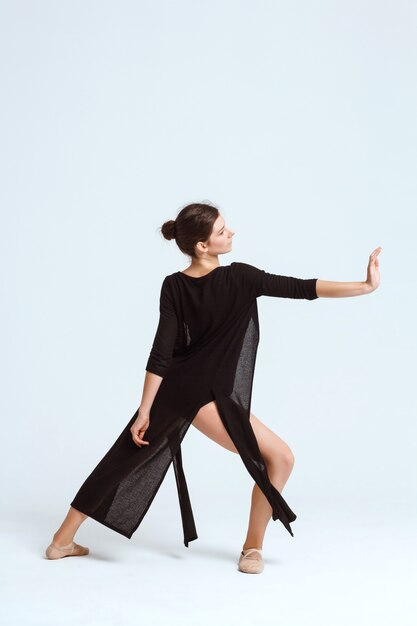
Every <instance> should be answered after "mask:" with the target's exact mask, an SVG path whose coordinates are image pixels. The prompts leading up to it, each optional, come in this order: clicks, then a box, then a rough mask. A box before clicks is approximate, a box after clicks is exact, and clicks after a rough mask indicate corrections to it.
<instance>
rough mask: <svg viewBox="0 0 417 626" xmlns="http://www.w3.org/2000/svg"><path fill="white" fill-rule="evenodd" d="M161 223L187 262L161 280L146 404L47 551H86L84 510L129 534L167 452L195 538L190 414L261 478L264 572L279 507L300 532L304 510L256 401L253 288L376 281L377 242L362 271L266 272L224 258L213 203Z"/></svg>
mask: <svg viewBox="0 0 417 626" xmlns="http://www.w3.org/2000/svg"><path fill="white" fill-rule="evenodd" d="M161 230H162V234H163V236H164V237H165V238H166V239H169V240H170V239H175V241H176V243H177V245H178V247H179V248H180V250H181V251H182V252H183V253H184V254H186V255H188V256H189V258H190V260H191V262H190V265H189V267H187V268H186V269H185V270H182V271H177V272H174V273H173V274H169V275H168V276H165V278H164V280H163V282H162V286H161V292H160V302H159V311H160V317H159V323H158V327H157V330H156V334H155V337H154V341H153V344H152V349H151V352H150V355H149V358H148V361H147V364H146V368H145V369H146V374H145V381H144V386H143V393H142V399H141V402H140V405H139V407H138V409H137V410H136V411H135V413H134V414H133V416H132V418H131V419H130V421H129V422H128V424H127V425H126V427H125V428H124V430H123V431H122V433H121V434H120V436H119V437H118V439H117V440H116V441H115V443H114V444H113V446H112V447H111V448H110V450H109V451H108V452H107V453H106V454H105V456H104V457H103V458H102V460H101V461H100V462H99V464H98V465H97V466H96V467H95V469H94V470H93V471H92V472H91V474H90V475H89V476H88V477H87V479H86V480H85V481H84V483H83V484H82V485H81V487H80V489H79V490H78V492H77V494H76V495H75V497H74V499H73V500H72V502H71V506H70V509H69V512H68V514H67V516H66V518H65V519H64V521H63V523H62V524H61V526H60V528H59V529H58V530H57V531H56V532H55V534H54V536H53V540H52V543H51V544H50V545H49V546H48V548H47V549H46V556H47V558H50V559H56V558H62V557H65V556H82V555H85V554H88V553H89V550H88V548H85V547H83V546H80V545H79V544H77V543H75V542H74V541H73V538H74V535H75V533H76V531H77V530H78V528H79V526H80V524H81V523H82V522H83V521H84V520H85V519H86V518H87V517H91V518H92V519H94V520H96V521H98V522H100V523H101V524H104V525H105V526H107V527H108V528H111V529H112V530H115V531H116V532H118V533H120V534H122V535H124V536H125V537H128V538H129V539H130V538H131V536H132V534H133V533H134V532H135V530H136V529H137V528H138V526H139V524H140V523H141V521H142V519H143V517H144V516H145V514H146V512H147V511H148V509H149V507H150V505H151V503H152V500H153V499H154V497H155V495H156V493H157V491H158V489H159V487H160V485H161V483H162V481H163V479H164V476H165V474H166V472H167V470H168V468H169V466H170V465H171V463H172V464H173V468H174V472H175V478H176V484H177V489H178V497H179V504H180V512H181V518H182V526H183V533H184V544H185V546H186V547H188V543H189V542H190V541H193V540H195V539H197V537H198V536H197V532H196V527H195V523H194V517H193V512H192V508H191V501H190V497H189V493H188V488H187V484H186V480H185V474H184V470H183V466H182V456H181V442H182V440H183V438H184V436H185V434H186V432H187V430H188V428H189V426H190V425H191V424H192V425H193V426H195V427H196V428H197V429H198V430H200V431H201V432H202V433H204V434H205V435H207V436H208V437H210V438H211V439H212V440H214V441H215V442H217V443H218V444H220V445H221V446H223V447H224V448H226V449H227V450H230V451H231V452H235V453H236V454H239V455H240V457H241V459H242V461H243V463H244V465H245V466H246V468H247V470H248V472H249V473H250V475H251V476H252V478H253V479H254V481H255V484H254V487H253V492H252V501H251V511H250V517H249V524H248V530H247V534H246V538H245V541H244V543H243V545H242V549H241V552H240V555H239V559H238V569H239V570H240V571H242V572H245V573H260V572H262V571H263V566H264V564H263V560H262V544H263V539H264V535H265V530H266V527H267V524H268V522H269V520H270V518H271V516H272V519H273V520H277V519H279V520H280V521H281V523H282V524H283V525H284V527H285V528H286V529H287V530H288V532H289V533H290V534H291V535H293V532H292V529H291V526H290V522H292V521H294V520H295V519H296V515H295V513H294V512H293V511H292V510H291V509H290V507H289V505H288V504H287V502H286V501H285V500H284V498H283V497H282V495H281V492H282V490H283V488H284V485H285V483H286V482H287V480H288V477H289V475H290V473H291V471H292V467H293V464H294V455H293V453H292V451H291V449H290V448H289V446H288V445H287V444H286V443H285V441H283V440H282V439H281V438H280V437H279V436H278V435H277V434H276V433H274V432H273V431H272V430H271V429H270V428H268V427H267V426H266V425H265V424H263V423H262V422H261V421H260V420H259V419H258V418H257V417H256V416H255V415H254V414H253V413H252V412H251V410H250V409H251V397H252V383H253V377H254V369H255V361H256V354H257V347H258V342H259V320H258V310H257V298H258V297H260V296H272V297H281V298H294V299H304V300H315V299H317V298H319V297H321V298H323V297H328V298H340V297H349V296H359V295H364V294H367V293H371V292H372V291H374V290H375V289H376V288H377V287H378V285H379V269H378V255H379V253H380V251H381V248H380V247H379V248H377V249H376V250H374V252H372V254H371V255H370V258H369V263H368V270H367V278H366V281H363V282H333V281H324V280H319V279H318V278H307V279H303V278H295V277H292V276H282V275H279V274H270V273H268V272H266V271H264V270H261V269H258V268H257V267H255V266H253V265H249V264H247V263H243V262H232V263H231V264H230V265H223V266H222V265H220V264H219V259H218V257H219V255H221V254H226V253H227V252H230V250H231V249H232V238H233V235H234V232H233V231H232V230H230V228H228V227H227V225H226V224H225V222H224V219H223V218H222V216H221V214H220V213H219V210H218V209H217V208H216V207H214V206H212V205H210V204H190V205H188V206H186V207H185V208H183V209H182V210H181V211H180V212H179V214H178V216H177V218H176V219H175V220H169V221H168V222H165V223H164V224H163V226H162V229H161Z"/></svg>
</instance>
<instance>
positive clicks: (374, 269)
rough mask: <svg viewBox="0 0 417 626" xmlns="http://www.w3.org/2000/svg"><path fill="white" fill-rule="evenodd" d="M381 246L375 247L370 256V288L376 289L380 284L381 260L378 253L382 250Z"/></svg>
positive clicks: (367, 277) (368, 277)
mask: <svg viewBox="0 0 417 626" xmlns="http://www.w3.org/2000/svg"><path fill="white" fill-rule="evenodd" d="M381 250H382V248H381V246H378V248H375V250H374V251H373V252H372V254H371V255H370V256H369V263H368V269H367V276H366V284H367V285H368V286H369V288H370V290H372V291H374V290H375V289H376V288H377V287H378V286H379V261H378V255H379V253H380V252H381Z"/></svg>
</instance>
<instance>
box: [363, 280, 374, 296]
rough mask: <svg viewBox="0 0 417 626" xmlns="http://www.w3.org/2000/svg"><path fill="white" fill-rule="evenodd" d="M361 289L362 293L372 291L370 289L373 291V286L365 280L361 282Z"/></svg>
mask: <svg viewBox="0 0 417 626" xmlns="http://www.w3.org/2000/svg"><path fill="white" fill-rule="evenodd" d="M362 289H363V293H364V294H367V293H372V291H374V288H373V287H372V286H371V285H370V284H369V283H367V282H366V280H365V281H363V283H362Z"/></svg>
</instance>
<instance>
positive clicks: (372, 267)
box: [316, 246, 382, 298]
mask: <svg viewBox="0 0 417 626" xmlns="http://www.w3.org/2000/svg"><path fill="white" fill-rule="evenodd" d="M381 250H382V248H381V246H379V247H378V248H375V250H374V251H373V252H372V254H371V255H370V257H369V263H368V269H367V276H366V280H365V281H361V282H353V283H341V282H335V281H331V280H320V279H318V280H317V282H316V291H317V295H318V296H319V298H349V297H351V296H363V295H365V294H366V293H371V292H372V291H375V289H377V287H378V286H379V261H378V254H379V253H380V252H381Z"/></svg>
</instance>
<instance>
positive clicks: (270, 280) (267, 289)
mask: <svg viewBox="0 0 417 626" xmlns="http://www.w3.org/2000/svg"><path fill="white" fill-rule="evenodd" d="M234 265H236V266H238V270H239V274H240V277H241V280H242V284H243V285H244V287H245V288H246V289H248V291H249V292H250V293H251V294H252V295H254V296H255V297H256V298H258V297H259V296H275V297H277V298H294V299H304V300H315V299H316V298H318V297H319V296H318V295H317V290H316V282H317V280H318V279H317V278H296V277H294V276H282V275H280V274H270V273H269V272H265V270H261V269H258V268H257V267H255V266H254V265H249V264H248V263H237V262H236V263H234Z"/></svg>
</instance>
